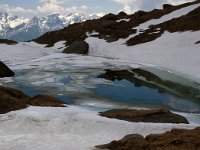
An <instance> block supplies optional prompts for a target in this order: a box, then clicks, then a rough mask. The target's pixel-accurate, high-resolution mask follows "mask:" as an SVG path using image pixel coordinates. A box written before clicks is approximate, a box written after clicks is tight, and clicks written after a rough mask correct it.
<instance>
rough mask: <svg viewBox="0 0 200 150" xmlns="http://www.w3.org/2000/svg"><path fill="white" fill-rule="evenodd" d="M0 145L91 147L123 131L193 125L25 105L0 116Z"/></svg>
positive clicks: (9, 149)
mask: <svg viewBox="0 0 200 150" xmlns="http://www.w3.org/2000/svg"><path fill="white" fill-rule="evenodd" d="M0 122H1V124H0V147H1V149H3V150H13V149H16V150H27V149H29V150H44V149H48V150H55V149H58V150H66V149H70V150H77V149H81V150H92V149H94V146H95V145H99V144H103V143H108V142H110V141H112V140H117V139H120V138H122V137H123V136H125V135H127V134H132V133H139V134H142V135H144V136H145V135H148V134H150V133H162V132H165V131H167V130H170V129H172V128H194V127H196V125H195V124H191V125H184V124H179V125H175V124H153V123H130V122H126V121H120V120H115V119H108V118H103V117H100V116H98V115H97V112H95V111H91V110H86V109H84V108H80V107H75V106H69V107H67V108H41V107H29V108H27V109H24V110H20V111H15V112H10V113H8V114H4V115H0Z"/></svg>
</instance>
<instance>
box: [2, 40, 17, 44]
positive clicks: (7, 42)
mask: <svg viewBox="0 0 200 150" xmlns="http://www.w3.org/2000/svg"><path fill="white" fill-rule="evenodd" d="M0 44H8V45H14V44H17V42H16V41H13V40H7V39H0Z"/></svg>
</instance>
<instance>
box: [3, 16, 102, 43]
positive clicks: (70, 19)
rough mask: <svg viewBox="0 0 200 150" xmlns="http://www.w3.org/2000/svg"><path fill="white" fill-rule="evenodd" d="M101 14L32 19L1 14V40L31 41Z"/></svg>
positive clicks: (35, 17)
mask: <svg viewBox="0 0 200 150" xmlns="http://www.w3.org/2000/svg"><path fill="white" fill-rule="evenodd" d="M99 17H101V14H92V15H85V14H80V13H76V14H67V15H60V14H58V13H55V14H50V15H48V16H46V17H37V16H34V17H33V18H32V19H29V18H23V17H18V16H12V15H10V14H8V13H0V38H3V39H11V40H15V41H29V40H32V39H35V38H37V37H39V36H41V35H42V34H44V33H46V32H49V31H54V30H59V29H62V28H64V27H67V26H68V25H70V24H73V23H79V22H83V21H86V20H91V19H97V18H99Z"/></svg>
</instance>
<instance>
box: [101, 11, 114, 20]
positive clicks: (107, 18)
mask: <svg viewBox="0 0 200 150" xmlns="http://www.w3.org/2000/svg"><path fill="white" fill-rule="evenodd" d="M102 19H103V20H117V19H118V17H117V15H115V14H112V13H109V14H107V15H105V16H103V17H102Z"/></svg>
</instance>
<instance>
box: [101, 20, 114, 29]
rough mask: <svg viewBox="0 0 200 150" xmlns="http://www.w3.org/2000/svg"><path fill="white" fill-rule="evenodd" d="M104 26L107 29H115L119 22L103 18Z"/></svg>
mask: <svg viewBox="0 0 200 150" xmlns="http://www.w3.org/2000/svg"><path fill="white" fill-rule="evenodd" d="M102 26H103V28H105V29H114V28H116V27H117V22H116V21H115V20H103V21H102Z"/></svg>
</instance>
